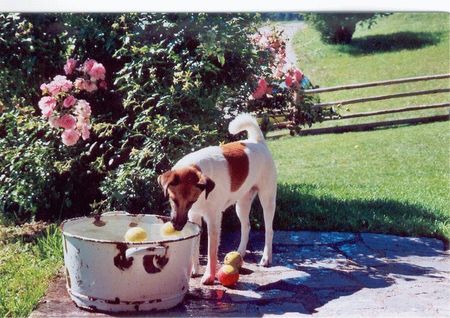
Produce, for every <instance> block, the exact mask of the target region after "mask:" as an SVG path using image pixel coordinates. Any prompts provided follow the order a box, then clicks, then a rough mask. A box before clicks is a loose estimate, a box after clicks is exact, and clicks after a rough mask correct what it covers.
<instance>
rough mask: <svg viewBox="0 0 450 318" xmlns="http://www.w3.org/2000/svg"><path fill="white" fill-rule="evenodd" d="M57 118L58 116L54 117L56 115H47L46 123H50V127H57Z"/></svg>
mask: <svg viewBox="0 0 450 318" xmlns="http://www.w3.org/2000/svg"><path fill="white" fill-rule="evenodd" d="M58 120H59V118H58V117H56V116H51V117H49V118H48V123H49V124H50V127H52V128H59V124H58Z"/></svg>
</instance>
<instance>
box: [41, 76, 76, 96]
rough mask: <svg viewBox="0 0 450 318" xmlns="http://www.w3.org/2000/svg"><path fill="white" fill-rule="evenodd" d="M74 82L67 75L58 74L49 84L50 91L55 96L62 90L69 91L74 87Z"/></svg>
mask: <svg viewBox="0 0 450 318" xmlns="http://www.w3.org/2000/svg"><path fill="white" fill-rule="evenodd" d="M72 87H73V83H72V82H71V81H69V80H68V79H67V78H66V77H65V76H62V75H56V76H55V77H54V78H53V81H51V82H50V83H49V84H48V85H47V88H48V91H49V92H50V94H51V95H53V96H55V95H57V94H59V93H60V92H68V91H70V90H71V89H72Z"/></svg>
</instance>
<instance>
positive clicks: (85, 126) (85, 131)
mask: <svg viewBox="0 0 450 318" xmlns="http://www.w3.org/2000/svg"><path fill="white" fill-rule="evenodd" d="M90 128H91V127H90V125H89V123H87V122H84V123H82V124H81V125H80V127H79V128H78V129H79V130H80V131H81V138H83V140H86V139H88V138H89V136H90V132H89V129H90Z"/></svg>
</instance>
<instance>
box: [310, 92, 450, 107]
mask: <svg viewBox="0 0 450 318" xmlns="http://www.w3.org/2000/svg"><path fill="white" fill-rule="evenodd" d="M448 92H450V88H437V89H427V90H424V91H414V92H407V93H397V94H388V95H380V96H371V97H363V98H354V99H347V100H340V101H335V102H327V103H321V104H315V105H314V106H313V107H328V106H334V105H350V104H357V103H367V102H372V101H377V100H384V99H392V98H401V97H407V96H417V95H428V94H437V93H448Z"/></svg>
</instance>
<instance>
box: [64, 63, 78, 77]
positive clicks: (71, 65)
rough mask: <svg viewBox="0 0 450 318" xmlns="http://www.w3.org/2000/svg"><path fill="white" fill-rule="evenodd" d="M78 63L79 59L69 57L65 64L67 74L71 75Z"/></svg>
mask: <svg viewBox="0 0 450 318" xmlns="http://www.w3.org/2000/svg"><path fill="white" fill-rule="evenodd" d="M76 65H77V61H76V60H74V59H68V60H67V62H66V65H64V72H65V73H66V75H70V74H72V73H73V71H74V70H75V66H76Z"/></svg>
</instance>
